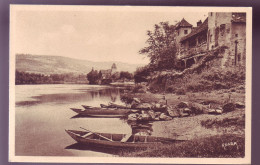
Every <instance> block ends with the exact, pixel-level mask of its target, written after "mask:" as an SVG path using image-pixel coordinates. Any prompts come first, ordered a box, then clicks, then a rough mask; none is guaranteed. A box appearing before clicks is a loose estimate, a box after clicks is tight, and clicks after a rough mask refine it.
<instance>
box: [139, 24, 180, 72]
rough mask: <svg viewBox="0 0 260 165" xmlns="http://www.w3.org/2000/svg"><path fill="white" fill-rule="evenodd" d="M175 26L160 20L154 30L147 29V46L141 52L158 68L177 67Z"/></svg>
mask: <svg viewBox="0 0 260 165" xmlns="http://www.w3.org/2000/svg"><path fill="white" fill-rule="evenodd" d="M174 32H175V26H173V25H169V23H168V22H160V23H159V24H155V25H154V31H153V32H152V31H150V30H148V31H147V35H148V37H149V38H148V39H147V41H146V43H147V44H148V46H147V47H144V48H142V49H141V50H140V51H139V53H140V54H145V55H147V56H148V57H149V58H150V64H151V65H156V66H157V67H156V69H159V70H161V69H171V68H174V67H175V61H176V45H175V38H174Z"/></svg>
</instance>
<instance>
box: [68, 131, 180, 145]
mask: <svg viewBox="0 0 260 165" xmlns="http://www.w3.org/2000/svg"><path fill="white" fill-rule="evenodd" d="M65 131H66V132H67V133H68V134H69V135H70V136H71V137H72V138H73V139H74V140H75V141H77V142H78V143H80V144H84V145H95V146H102V147H108V148H110V147H112V148H144V147H149V146H153V145H155V144H163V143H166V144H168V143H175V142H181V141H183V140H176V139H171V138H164V137H155V136H142V135H132V134H111V133H96V132H91V131H88V130H86V131H76V130H65Z"/></svg>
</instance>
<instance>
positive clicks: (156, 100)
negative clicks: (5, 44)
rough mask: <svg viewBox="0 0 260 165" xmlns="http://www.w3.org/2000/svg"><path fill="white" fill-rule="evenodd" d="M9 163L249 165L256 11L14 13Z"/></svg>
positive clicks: (24, 9)
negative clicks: (253, 13)
mask: <svg viewBox="0 0 260 165" xmlns="http://www.w3.org/2000/svg"><path fill="white" fill-rule="evenodd" d="M9 62H10V71H9V78H10V79H9V161H11V162H63V163H127V162H131V163H162V162H163V163H167V164H172V163H188V164H190V163H192V164H194V163H203V164H216V163H217V164H219V163H221V164H242V163H244V164H246V163H247V164H250V161H251V159H250V158H251V84H252V82H251V79H252V76H251V69H252V66H251V65H252V8H250V7H232V8H231V7H221V8H220V7H159V6H142V7H141V6H87V5H85V6H84V5H78V6H73V5H68V6H65V5H10V55H9Z"/></svg>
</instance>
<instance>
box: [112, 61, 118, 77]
mask: <svg viewBox="0 0 260 165" xmlns="http://www.w3.org/2000/svg"><path fill="white" fill-rule="evenodd" d="M116 70H117V67H116V64H115V63H113V65H112V66H111V73H112V74H114V73H115V72H116Z"/></svg>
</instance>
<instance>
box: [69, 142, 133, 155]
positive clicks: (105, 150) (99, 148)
mask: <svg viewBox="0 0 260 165" xmlns="http://www.w3.org/2000/svg"><path fill="white" fill-rule="evenodd" d="M65 149H73V150H84V151H86V150H88V151H94V152H102V153H107V154H111V155H119V154H120V153H121V152H123V151H124V150H126V149H124V148H120V149H118V148H117V149H115V148H104V147H103V146H98V145H91V144H80V143H74V144H72V145H69V146H67V147H65ZM127 151H129V149H127Z"/></svg>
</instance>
